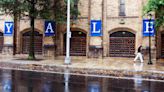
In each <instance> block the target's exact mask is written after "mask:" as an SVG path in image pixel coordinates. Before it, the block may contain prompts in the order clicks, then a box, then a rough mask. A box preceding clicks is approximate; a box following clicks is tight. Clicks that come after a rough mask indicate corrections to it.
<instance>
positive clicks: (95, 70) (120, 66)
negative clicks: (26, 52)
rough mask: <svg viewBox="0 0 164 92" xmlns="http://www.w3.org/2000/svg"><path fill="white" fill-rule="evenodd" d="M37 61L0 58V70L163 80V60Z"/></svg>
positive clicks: (82, 58) (39, 59) (76, 59)
mask: <svg viewBox="0 0 164 92" xmlns="http://www.w3.org/2000/svg"><path fill="white" fill-rule="evenodd" d="M37 58H38V60H37V61H30V60H26V56H15V57H12V56H10V57H9V56H1V60H0V68H2V69H14V70H25V71H37V72H51V73H64V72H65V71H66V70H69V72H70V73H71V74H79V75H81V74H85V75H102V76H114V77H133V76H134V75H140V76H142V77H143V78H145V79H156V80H164V60H159V61H157V63H153V65H148V64H147V61H148V60H144V63H140V62H135V63H134V62H133V58H111V57H106V58H103V59H88V58H86V57H78V58H75V57H73V58H72V59H71V64H70V65H66V64H64V57H57V58H55V60H54V59H44V58H42V57H37Z"/></svg>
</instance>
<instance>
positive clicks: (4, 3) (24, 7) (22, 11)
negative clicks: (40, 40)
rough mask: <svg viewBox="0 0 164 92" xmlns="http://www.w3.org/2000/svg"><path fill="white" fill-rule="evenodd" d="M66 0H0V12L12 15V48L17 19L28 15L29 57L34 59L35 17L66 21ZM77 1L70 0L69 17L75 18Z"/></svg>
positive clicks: (59, 21) (76, 15)
mask: <svg viewBox="0 0 164 92" xmlns="http://www.w3.org/2000/svg"><path fill="white" fill-rule="evenodd" d="M66 1H67V0H65V1H64V0H0V11H1V12H2V14H10V15H12V16H13V17H14V36H15V39H14V49H16V33H17V29H16V28H17V20H18V19H20V18H21V17H24V16H29V18H30V20H31V22H30V24H31V36H30V39H31V40H30V50H29V57H28V58H29V59H31V60H33V59H35V53H34V21H35V18H37V17H40V18H43V19H49V20H52V19H54V20H55V21H56V23H66V17H67V15H66V10H67V8H66V5H67V4H66V3H67V2H66ZM78 1H79V0H71V15H72V16H71V17H72V19H77V17H78V15H79V11H78ZM14 54H15V52H14Z"/></svg>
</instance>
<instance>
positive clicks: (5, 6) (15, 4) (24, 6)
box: [0, 0, 50, 18]
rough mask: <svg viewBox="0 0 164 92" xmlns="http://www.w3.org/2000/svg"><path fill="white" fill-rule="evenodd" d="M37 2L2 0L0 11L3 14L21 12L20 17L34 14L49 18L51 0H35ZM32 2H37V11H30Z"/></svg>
mask: <svg viewBox="0 0 164 92" xmlns="http://www.w3.org/2000/svg"><path fill="white" fill-rule="evenodd" d="M34 1H37V2H31V0H1V1H0V11H1V12H2V14H10V15H13V14H14V13H17V14H19V17H24V16H34V17H38V16H39V17H42V18H49V17H50V11H49V10H50V6H49V4H50V0H34ZM32 3H35V8H34V11H35V12H30V10H31V7H32Z"/></svg>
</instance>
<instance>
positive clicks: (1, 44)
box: [0, 32, 4, 53]
mask: <svg viewBox="0 0 164 92" xmlns="http://www.w3.org/2000/svg"><path fill="white" fill-rule="evenodd" d="M3 41H4V37H3V33H1V32H0V53H2V49H3Z"/></svg>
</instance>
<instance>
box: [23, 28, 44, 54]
mask: <svg viewBox="0 0 164 92" xmlns="http://www.w3.org/2000/svg"><path fill="white" fill-rule="evenodd" d="M34 33H35V36H34V51H35V53H36V54H42V39H43V37H42V34H39V32H36V31H35V32H34ZM29 48H30V32H27V33H24V34H23V38H22V53H23V54H28V53H29Z"/></svg>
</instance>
